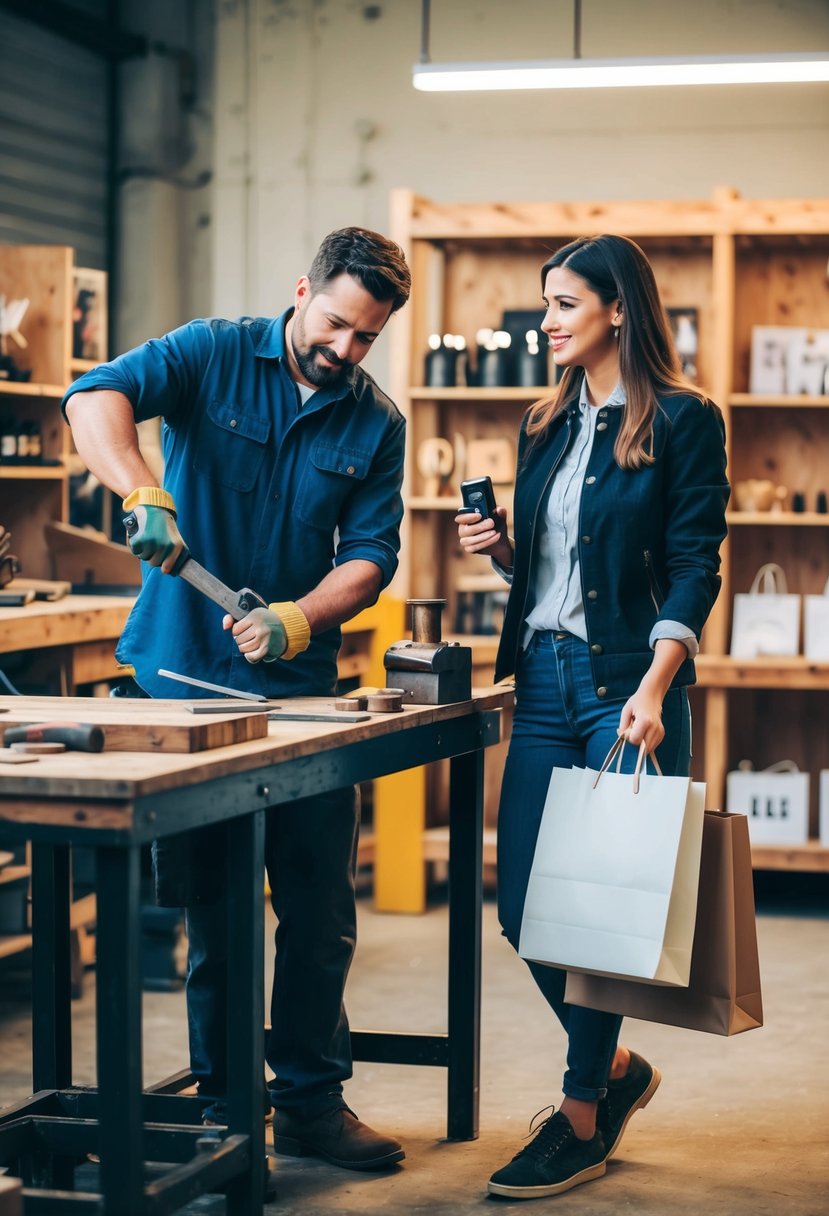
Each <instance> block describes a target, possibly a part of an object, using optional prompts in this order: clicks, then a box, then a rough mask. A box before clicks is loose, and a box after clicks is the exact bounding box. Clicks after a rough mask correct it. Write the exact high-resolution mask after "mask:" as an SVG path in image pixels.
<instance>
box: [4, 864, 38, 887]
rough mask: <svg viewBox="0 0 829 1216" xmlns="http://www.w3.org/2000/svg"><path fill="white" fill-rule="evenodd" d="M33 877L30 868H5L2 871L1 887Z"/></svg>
mask: <svg viewBox="0 0 829 1216" xmlns="http://www.w3.org/2000/svg"><path fill="white" fill-rule="evenodd" d="M30 875H31V870H30V869H29V867H28V866H3V869H2V870H0V887H2V886H4V885H5V884H6V883H10V882H20V881H21V879H23V878H28V877H29V876H30Z"/></svg>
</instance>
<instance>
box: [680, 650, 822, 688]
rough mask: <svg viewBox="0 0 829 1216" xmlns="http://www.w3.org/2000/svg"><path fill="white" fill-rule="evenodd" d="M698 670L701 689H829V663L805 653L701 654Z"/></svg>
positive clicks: (698, 660)
mask: <svg viewBox="0 0 829 1216" xmlns="http://www.w3.org/2000/svg"><path fill="white" fill-rule="evenodd" d="M696 669H697V683H698V684H699V686H700V687H701V688H791V689H794V688H801V689H814V690H816V691H826V690H828V689H829V663H818V662H814V661H813V660H811V659H807V658H804V657H803V656H802V655H798V656H796V657H794V658H791V659H781V658H771V657H769V658H758V659H732V658H731V657H730V655H715V654H705V655H702V654H701V655H698V656H697V659H696Z"/></svg>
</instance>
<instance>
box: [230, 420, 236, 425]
mask: <svg viewBox="0 0 829 1216" xmlns="http://www.w3.org/2000/svg"><path fill="white" fill-rule="evenodd" d="M230 425H231V426H235V425H236V419H235V418H231V420H230Z"/></svg>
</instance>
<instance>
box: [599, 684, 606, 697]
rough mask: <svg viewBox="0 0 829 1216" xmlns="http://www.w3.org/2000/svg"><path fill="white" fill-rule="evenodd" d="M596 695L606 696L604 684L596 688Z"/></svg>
mask: <svg viewBox="0 0 829 1216" xmlns="http://www.w3.org/2000/svg"><path fill="white" fill-rule="evenodd" d="M596 696H597V697H606V696H607V689H606V688H605V686H604V684H602V686H601V688H597V689H596Z"/></svg>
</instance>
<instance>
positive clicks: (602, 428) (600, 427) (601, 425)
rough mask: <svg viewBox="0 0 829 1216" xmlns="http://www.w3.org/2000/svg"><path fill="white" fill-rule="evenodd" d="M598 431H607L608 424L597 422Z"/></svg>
mask: <svg viewBox="0 0 829 1216" xmlns="http://www.w3.org/2000/svg"><path fill="white" fill-rule="evenodd" d="M596 430H597V431H606V430H607V423H606V422H597V423H596Z"/></svg>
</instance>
